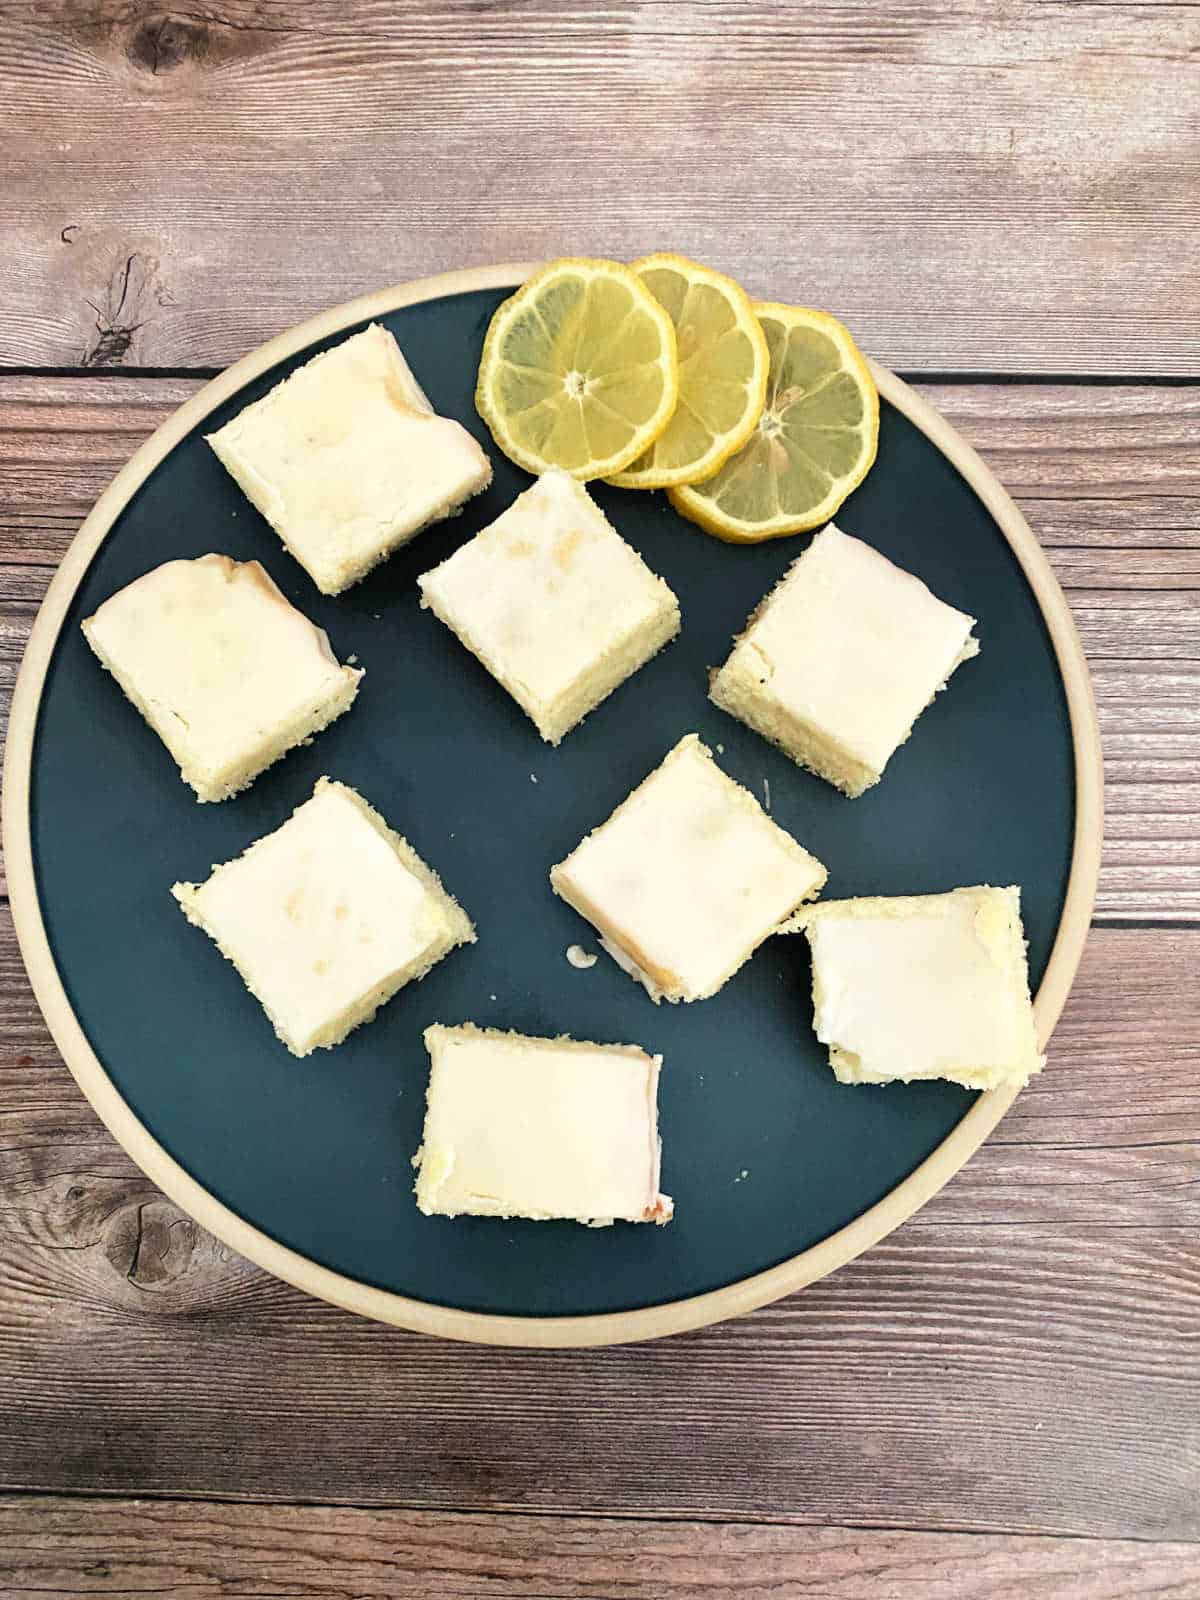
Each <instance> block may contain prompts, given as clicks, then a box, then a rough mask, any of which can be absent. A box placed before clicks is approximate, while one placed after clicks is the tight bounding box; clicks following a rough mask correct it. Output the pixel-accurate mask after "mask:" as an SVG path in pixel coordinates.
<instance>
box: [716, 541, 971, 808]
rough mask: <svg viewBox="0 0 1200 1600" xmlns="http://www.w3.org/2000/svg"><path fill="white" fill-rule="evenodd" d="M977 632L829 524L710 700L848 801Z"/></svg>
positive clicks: (870, 778) (877, 770) (750, 632)
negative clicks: (833, 785) (777, 747)
mask: <svg viewBox="0 0 1200 1600" xmlns="http://www.w3.org/2000/svg"><path fill="white" fill-rule="evenodd" d="M974 625H975V619H974V617H969V616H967V614H966V612H964V611H956V610H955V609H954V607H953V606H948V605H946V604H945V603H944V602H943V601H941V600H939V599H938V598H937V596H936V595H934V594H932V593H931V592H930V591H929V590H928V589H927V588H926V587H925V585H924V584H923V583H922V582H921V580H920V579H919V578H914V577H913V576H912V574H911V573H908V572H905V571H903V569H902V568H900V567H897V566H895V565H894V564H893V563H892V562H890V561H889V560H888V559H887V558H886V556H882V555H880V554H879V552H878V551H877V550H873V549H872V548H871V546H870V545H868V544H864V543H863V542H862V540H861V539H853V538H851V537H850V535H849V534H845V533H843V532H842V531H841V530H840V529H839V528H836V527H835V526H834V525H833V523H830V524H829V526H828V527H827V528H825V529H824V530H823V531H822V532H821V533H819V534H818V535H817V536H816V538H815V539H814V540H813V542H812V543H811V544H810V545H809V547H808V549H807V550H806V551H805V552H804V554H803V555H802V556H800V557H799V558H798V559H797V560H796V561H795V562H793V564H792V565H791V567H789V568H788V570H787V572H786V573H785V574H784V576H783V578H782V579H781V580H780V582H779V584H778V585H777V586H776V587H775V589H773V590H772V592H771V593H770V594H769V595H767V597H766V599H765V600H763V601H762V603H761V604H760V605H759V607H758V609H757V610H756V611H755V612H754V614H753V616H751V618H750V621H749V622H748V623H747V625H746V631H745V632H744V633H743V634H742V635H741V636H740V637H739V638H738V639H736V640H735V641H734V648H733V653H732V654H731V655H730V657H729V659H728V661H726V663H725V665H724V666H723V667H722V668H721V669H720V671H718V672H716V673H714V674H713V676H712V681H711V683H710V686H709V698H710V699H711V700H712V701H713V703H714V704H715V705H718V706H720V707H721V709H722V710H723V711H728V712H729V714H730V715H731V716H734V717H737V718H738V719H739V720H740V721H742V722H744V723H746V724H747V726H749V727H751V728H753V729H755V731H756V732H758V733H761V734H763V735H764V736H765V737H766V738H768V739H770V740H771V741H772V743H774V744H777V745H779V746H780V747H781V749H783V750H785V751H786V752H787V754H788V755H790V756H791V758H792V759H793V761H795V762H797V763H798V764H799V765H800V766H802V767H807V768H808V770H809V771H810V772H815V773H816V774H817V776H818V777H821V778H825V779H826V780H827V781H828V782H829V783H832V784H835V785H836V786H837V788H839V789H841V790H842V791H843V793H845V794H848V795H850V796H852V797H853V796H856V795H860V794H862V793H863V791H864V790H865V789H869V788H870V787H871V786H872V785H873V784H876V783H878V782H879V780H880V778H881V777H882V775H883V770H884V768H885V767H886V766H887V764H888V761H889V760H890V759H891V757H892V756H893V755H894V754H895V753H896V751H897V750H898V749H899V748H900V746H901V745H902V744H903V743H904V741H905V740H906V739H907V738H908V736H909V734H910V733H911V732H912V729H913V723H914V722H915V721H916V720H917V717H918V716H919V715H920V714H921V712H922V711H923V710H924V709H925V707H926V706H927V705H928V704H929V703H930V701H931V700H932V699H933V698H934V696H935V695H936V694H937V692H938V690H939V689H944V688H945V687H946V682H947V680H948V679H949V677H950V674H951V673H952V672H953V671H954V669H955V668H956V667H957V666H959V665H960V664H961V663H962V662H964V661H966V660H967V659H968V658H969V657H970V656H973V655H977V654H978V651H979V642H978V640H977V639H976V638H975V637H974V635H973V634H972V632H971V630H972V628H973V627H974Z"/></svg>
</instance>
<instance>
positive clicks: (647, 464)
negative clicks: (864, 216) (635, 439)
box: [611, 252, 769, 489]
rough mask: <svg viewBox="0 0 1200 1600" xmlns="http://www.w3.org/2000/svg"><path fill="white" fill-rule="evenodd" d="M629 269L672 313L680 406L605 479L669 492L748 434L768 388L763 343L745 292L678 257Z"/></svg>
mask: <svg viewBox="0 0 1200 1600" xmlns="http://www.w3.org/2000/svg"><path fill="white" fill-rule="evenodd" d="M633 271H634V272H636V273H637V275H638V277H639V278H640V279H641V280H642V282H643V283H644V284H645V285H646V287H647V288H648V289H649V290H650V292H651V294H653V296H654V298H655V299H656V300H657V301H658V302H659V303H660V304H661V305H662V306H663V307H665V309H666V310H667V311H668V312H669V313H670V316H671V321H672V322H673V323H674V325H675V343H676V348H677V352H678V357H679V403H678V405H677V406H676V407H675V414H674V416H673V417H672V418H671V420H670V422H668V423H667V426H666V428H665V429H664V430H663V432H662V433H660V434H659V436H658V438H657V439H655V441H654V443H653V444H652V445H651V446H650V448H649V449H648V450H645V451H643V452H642V454H641V455H640V456H638V458H637V460H636V461H634V462H633V463H632V464H631V465H630V466H628V467H626V468H625V470H624V472H618V473H614V474H613V476H612V479H611V481H612V482H613V483H619V484H620V485H621V486H622V487H623V488H626V489H667V488H671V487H673V486H675V485H677V484H681V483H700V482H702V481H703V480H704V479H705V478H711V477H712V475H713V473H715V472H716V471H718V470H719V469H720V468H721V467H722V466H724V464H725V462H726V461H728V460H729V458H730V456H731V455H733V454H734V453H735V451H737V450H740V449H741V447H742V445H744V444H745V442H746V440H747V439H748V438H749V437H750V435H751V434H752V433H753V432H754V424H755V423H756V422H757V421H758V419H759V416H760V415H761V413H762V408H763V401H764V399H765V398H766V393H767V369H768V365H769V360H768V355H767V341H766V337H765V335H764V334H763V331H762V328H761V326H760V325H759V322H758V319H757V317H756V316H755V315H754V308H753V306H752V305H751V304H750V299H749V296H748V295H747V294H746V292H745V290H744V289H743V288H742V287H741V286H740V285H739V284H736V283H734V281H733V279H732V278H727V277H725V275H724V274H723V273H720V272H714V271H713V270H712V268H711V267H702V266H700V265H699V264H698V263H697V262H695V261H688V260H687V259H686V258H685V257H684V256H677V255H671V254H669V253H667V252H663V253H661V254H659V255H652V256H643V257H642V258H641V260H640V261H635V262H634V263H633Z"/></svg>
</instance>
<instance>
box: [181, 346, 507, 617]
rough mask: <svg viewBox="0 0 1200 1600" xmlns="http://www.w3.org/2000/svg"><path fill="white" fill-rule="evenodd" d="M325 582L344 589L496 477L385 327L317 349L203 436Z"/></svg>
mask: <svg viewBox="0 0 1200 1600" xmlns="http://www.w3.org/2000/svg"><path fill="white" fill-rule="evenodd" d="M208 442H209V444H210V445H211V446H212V447H213V449H214V450H215V451H216V453H217V455H218V456H219V457H220V459H221V461H222V462H223V463H224V465H225V467H226V468H227V469H228V471H229V472H230V473H231V474H232V476H233V477H234V478H235V479H236V480H237V482H238V483H239V484H240V485H241V487H242V489H243V490H244V491H245V493H246V495H247V496H248V497H249V498H250V500H251V501H253V503H254V505H255V506H257V507H258V509H259V511H261V512H262V514H263V516H264V517H265V518H266V519H267V521H268V522H269V523H270V524H271V526H272V527H273V528H274V529H275V532H276V533H277V534H278V535H279V537H280V538H281V539H282V540H283V542H284V544H285V545H286V546H287V548H288V549H289V550H290V551H291V553H292V555H294V556H295V558H296V560H297V561H298V562H299V563H300V565H301V566H302V567H304V568H305V570H306V571H307V572H308V574H309V576H310V577H311V578H312V580H313V582H314V583H315V584H316V586H317V588H318V589H320V590H321V591H322V592H323V593H324V594H340V593H341V591H342V590H343V589H345V588H348V587H349V585H350V584H352V583H357V582H358V580H359V579H360V578H361V577H363V576H364V574H365V573H367V572H369V571H370V569H371V568H372V567H373V566H375V565H376V563H377V562H380V561H382V560H383V559H384V557H385V556H388V555H390V554H391V553H392V551H393V550H396V549H398V548H399V546H400V545H402V544H406V543H407V542H408V540H409V539H411V538H412V537H413V535H414V534H417V533H419V532H420V531H421V529H422V528H426V527H428V526H429V524H430V523H431V522H438V521H440V520H441V519H442V518H443V517H448V516H451V515H452V514H453V513H454V512H455V511H457V510H458V509H459V508H460V507H461V506H462V504H463V502H464V501H466V500H469V499H470V498H471V496H472V495H475V494H478V493H479V492H480V490H482V489H486V488H487V486H488V484H489V483H490V482H491V479H492V466H491V462H490V461H489V460H488V458H487V456H486V455H484V453H483V451H482V450H481V449H480V448H479V446H478V445H477V444H476V442H475V440H474V439H473V438H472V437H471V435H470V434H469V433H468V432H467V430H466V429H465V428H464V427H462V425H461V424H460V423H457V422H454V421H452V420H451V419H450V418H449V417H439V416H438V415H437V414H436V413H435V411H434V409H433V407H432V406H431V405H430V403H429V401H428V400H427V399H426V397H425V393H424V391H423V390H422V388H421V386H420V384H419V383H418V382H417V380H416V378H415V377H414V376H413V374H412V372H411V370H410V368H409V365H408V363H407V362H406V361H405V359H404V357H403V355H401V353H400V347H399V346H398V345H397V343H396V341H395V339H393V338H392V336H391V334H390V333H388V331H387V329H386V328H381V327H380V326H379V325H378V323H372V324H371V326H370V327H369V328H365V329H364V330H363V331H362V333H356V334H355V335H354V336H353V337H352V338H349V339H346V340H343V342H342V343H341V344H339V345H335V346H334V348H333V349H332V350H327V351H325V353H324V354H323V355H319V356H315V357H314V358H313V359H312V360H311V361H309V362H308V363H307V364H306V365H305V366H303V367H300V368H299V369H298V370H297V371H295V372H293V373H292V375H291V376H290V377H289V378H285V379H284V380H283V382H282V383H279V384H277V385H276V386H275V388H274V389H272V390H271V392H270V393H269V394H267V395H264V397H263V398H262V399H261V400H257V401H255V403H254V404H253V405H250V406H247V407H246V408H245V410H243V411H239V412H238V414H237V416H236V417H234V418H233V420H232V421H231V422H227V423H226V424H225V426H224V427H223V428H220V429H219V430H218V431H217V432H216V433H213V434H210V435H209V436H208Z"/></svg>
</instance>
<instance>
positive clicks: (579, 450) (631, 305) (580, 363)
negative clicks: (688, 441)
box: [475, 256, 679, 480]
mask: <svg viewBox="0 0 1200 1600" xmlns="http://www.w3.org/2000/svg"><path fill="white" fill-rule="evenodd" d="M678 396H679V378H678V373H677V370H676V362H675V327H674V324H673V323H672V321H671V318H670V316H669V315H668V314H667V312H666V311H664V310H663V308H662V306H660V305H659V303H658V301H657V300H656V299H655V298H654V296H653V295H652V294H651V293H650V291H649V289H647V288H646V286H645V284H644V283H643V282H642V281H641V279H640V278H638V277H637V276H635V274H634V273H632V272H631V271H630V270H629V268H628V267H623V266H621V264H620V263H619V262H617V261H590V260H585V259H583V258H581V257H580V258H577V257H571V256H567V257H564V258H563V259H562V260H561V261H552V262H550V264H549V265H548V266H545V267H543V268H542V269H541V271H540V272H536V273H534V275H533V277H532V278H530V279H529V281H528V282H527V283H524V284H522V286H521V288H519V289H518V290H517V292H516V294H514V295H512V296H511V298H510V299H508V300H506V301H505V302H504V304H503V305H502V306H501V307H500V308H499V310H498V311H497V312H496V314H495V316H494V317H493V318H492V321H491V325H490V327H489V328H488V331H487V337H486V339H485V340H484V341H483V355H482V357H481V358H480V362H479V382H478V385H477V387H476V390H475V405H476V407H477V408H478V411H479V415H480V416H481V417H482V418H483V420H484V421H485V422H486V423H487V425H488V427H489V428H490V429H491V430H492V437H493V438H494V439H495V441H496V443H497V444H498V445H499V446H500V448H501V450H503V451H504V453H505V455H506V456H509V457H510V458H511V459H512V460H513V461H515V462H516V463H517V464H518V466H522V467H525V468H526V470H527V471H529V472H545V471H546V470H547V469H548V468H550V467H561V468H563V469H564V470H565V471H567V472H569V473H571V474H572V475H573V476H574V477H576V478H580V479H583V480H586V479H588V478H606V477H611V475H612V474H613V473H614V472H620V471H621V469H622V468H623V467H627V466H628V465H629V463H630V462H631V461H633V460H634V459H635V458H636V457H637V456H640V455H641V454H642V453H643V451H645V450H647V449H648V448H649V447H650V445H652V444H653V443H654V440H655V439H656V438H657V437H658V435H659V434H660V433H661V432H662V431H663V429H664V428H665V427H666V425H667V423H668V422H669V421H670V420H671V413H672V412H673V411H674V410H675V402H676V400H677V399H678Z"/></svg>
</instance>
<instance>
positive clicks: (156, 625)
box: [83, 555, 362, 800]
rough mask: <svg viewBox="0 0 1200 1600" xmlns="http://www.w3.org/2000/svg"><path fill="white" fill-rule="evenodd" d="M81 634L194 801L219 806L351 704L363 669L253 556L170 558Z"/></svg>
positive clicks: (90, 621)
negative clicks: (337, 651)
mask: <svg viewBox="0 0 1200 1600" xmlns="http://www.w3.org/2000/svg"><path fill="white" fill-rule="evenodd" d="M83 632H84V636H85V638H86V639H87V642H88V643H89V644H90V645H91V647H92V649H93V650H94V651H95V652H96V655H97V656H98V657H99V658H100V661H101V662H102V663H103V665H104V666H105V667H107V669H108V670H109V672H111V673H112V675H113V677H114V678H115V679H116V680H117V682H118V683H119V684H120V686H121V688H122V689H123V690H124V691H125V694H126V697H127V698H128V699H129V700H131V701H132V702H133V704H134V705H135V706H136V707H137V709H138V710H139V711H140V712H141V714H142V716H143V717H145V719H146V721H147V722H148V723H149V724H150V726H151V727H152V728H153V729H154V731H155V733H157V734H158V736H159V738H160V739H161V740H162V741H163V743H164V744H165V745H166V747H167V749H168V750H169V751H170V752H171V754H172V756H174V758H175V760H176V762H177V763H178V765H179V770H180V772H181V774H182V776H183V780H184V782H185V783H189V784H191V786H192V788H193V789H194V790H195V791H196V794H197V796H198V797H199V798H200V799H201V800H227V799H228V798H229V796H230V795H233V794H237V792H238V791H239V790H240V789H245V788H246V787H247V785H249V784H251V783H253V782H254V780H255V778H257V777H258V775H259V773H260V772H262V771H263V770H264V768H266V767H269V766H270V765H271V764H272V762H274V761H278V760H279V758H280V756H282V755H284V754H285V753H286V752H287V751H288V750H290V749H292V748H293V746H295V745H298V744H301V743H303V742H304V741H306V740H308V739H310V738H311V737H312V735H313V734H314V733H318V732H319V731H320V730H321V729H322V728H324V727H327V726H328V724H329V723H331V722H332V721H333V720H334V719H335V718H336V717H340V716H341V715H342V713H343V711H347V710H349V708H350V705H351V703H352V701H353V700H354V696H355V695H356V694H357V693H358V685H359V681H360V680H361V678H362V673H361V672H360V671H356V670H355V669H354V668H353V667H344V666H341V665H339V663H338V661H337V660H336V659H335V657H334V654H333V652H332V650H331V649H330V648H329V640H328V638H327V637H326V634H325V632H324V630H323V629H322V628H318V627H317V626H316V625H315V624H314V623H312V622H310V621H309V620H308V618H307V617H305V616H304V615H303V614H302V613H301V612H299V611H297V610H296V608H295V606H293V605H292V604H291V603H290V602H289V601H288V600H286V599H285V598H284V596H283V595H282V594H280V592H279V590H278V589H277V588H276V587H275V585H274V583H272V581H271V578H270V576H269V575H268V574H267V573H266V572H265V571H264V570H263V568H262V567H261V566H259V564H258V562H257V561H242V562H238V561H233V560H231V559H230V558H229V557H228V556H221V555H207V556H200V557H199V558H198V559H196V560H194V561H168V562H166V563H165V564H164V565H163V566H161V567H155V568H154V570H153V571H152V572H147V573H146V574H145V575H144V576H143V577H141V578H137V579H135V580H134V582H133V583H131V584H129V585H128V586H127V587H126V588H124V589H121V590H119V591H118V592H117V593H116V594H114V595H111V596H110V597H109V598H108V599H107V600H106V601H105V602H104V604H103V605H102V606H100V607H99V609H98V610H97V611H96V613H95V615H94V616H90V617H88V619H87V620H86V621H85V622H84V624H83Z"/></svg>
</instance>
